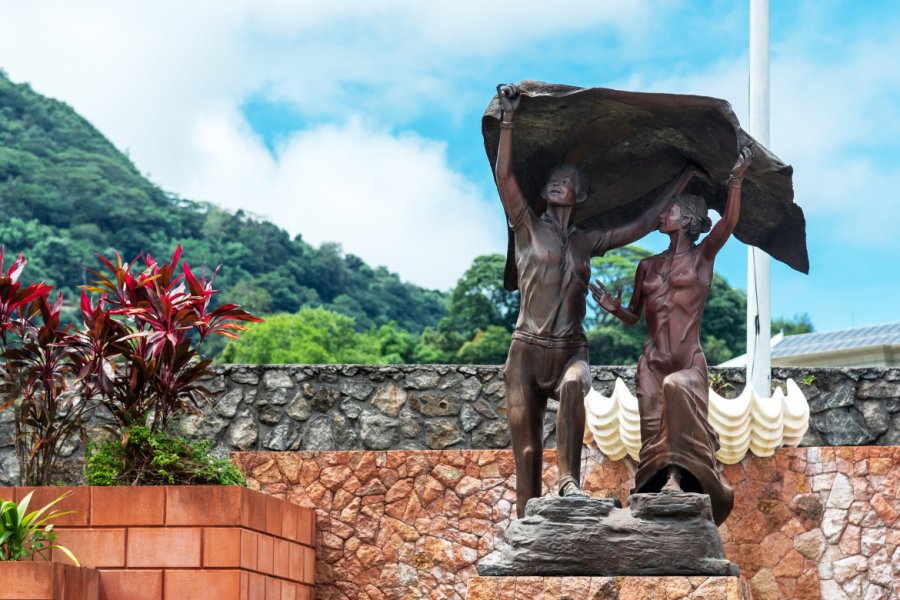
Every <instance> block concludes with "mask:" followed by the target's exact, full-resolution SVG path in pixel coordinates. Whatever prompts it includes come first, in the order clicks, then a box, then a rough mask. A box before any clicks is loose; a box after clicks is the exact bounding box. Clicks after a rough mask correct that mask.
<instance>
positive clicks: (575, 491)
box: [559, 476, 591, 498]
mask: <svg viewBox="0 0 900 600" xmlns="http://www.w3.org/2000/svg"><path fill="white" fill-rule="evenodd" d="M561 483H562V485H560V486H559V495H560V496H562V497H563V498H570V497H575V498H590V497H591V495H590V494H588V493H587V492H585V491H584V490H583V489H581V488H580V487H579V486H578V482H577V481H575V478H574V477H571V476H567V477H564V478H563V479H562V482H561Z"/></svg>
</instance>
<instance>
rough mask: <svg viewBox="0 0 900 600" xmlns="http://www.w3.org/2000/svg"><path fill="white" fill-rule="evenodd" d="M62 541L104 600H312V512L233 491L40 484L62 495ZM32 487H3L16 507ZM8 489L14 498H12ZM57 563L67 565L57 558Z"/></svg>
mask: <svg viewBox="0 0 900 600" xmlns="http://www.w3.org/2000/svg"><path fill="white" fill-rule="evenodd" d="M67 489H68V490H71V491H72V495H71V496H70V497H69V498H67V499H66V500H65V501H63V502H61V503H60V504H58V505H57V507H59V508H63V509H73V510H75V511H76V512H75V513H74V514H71V515H67V516H65V517H62V518H61V519H60V520H59V521H58V522H57V525H58V533H59V537H58V540H57V541H58V543H60V544H62V545H64V546H66V547H68V548H69V549H70V550H71V551H72V552H73V553H74V554H75V556H76V557H78V559H79V561H80V562H81V563H82V564H83V565H85V566H90V567H96V568H98V569H99V570H100V587H101V597H102V598H106V599H107V600H119V599H122V600H125V599H127V600H144V599H146V600H161V599H163V598H165V599H167V600H171V599H180V598H191V599H205V598H209V599H211V600H212V599H215V600H224V599H230V598H235V599H238V598H240V599H241V600H244V599H257V598H258V599H262V598H278V599H281V598H290V599H295V600H306V599H310V598H312V597H313V581H314V580H313V576H314V562H315V549H314V545H313V541H314V537H315V519H314V514H313V512H312V511H310V510H308V509H305V508H301V507H298V506H295V505H292V504H290V503H287V502H284V501H282V500H279V499H277V498H274V497H271V496H266V495H264V494H260V493H258V492H254V491H252V490H247V489H244V488H239V487H231V486H171V487H169V486H167V487H121V488H119V487H74V488H55V487H45V488H37V489H35V495H34V498H33V499H32V504H31V506H32V507H38V506H41V505H43V504H45V503H46V502H49V501H50V500H52V499H53V498H55V497H57V496H59V495H60V494H61V493H63V492H64V491H66V490H67ZM30 490H31V488H14V489H13V488H0V497H9V496H12V495H14V496H15V498H16V499H17V500H19V499H21V498H22V497H24V495H25V494H26V493H28V491H30ZM10 492H13V493H12V494H10ZM53 560H55V561H59V562H68V559H67V558H66V557H65V555H64V554H62V553H61V552H59V551H54V552H53Z"/></svg>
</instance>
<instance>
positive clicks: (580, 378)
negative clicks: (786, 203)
mask: <svg viewBox="0 0 900 600" xmlns="http://www.w3.org/2000/svg"><path fill="white" fill-rule="evenodd" d="M497 95H498V98H499V100H500V104H501V107H502V115H501V123H500V128H501V132H500V140H499V144H498V149H497V162H496V166H495V175H496V181H497V188H498V191H499V193H500V200H501V201H502V203H503V208H504V209H505V210H506V215H507V217H508V220H509V226H510V227H511V229H512V231H513V237H514V244H515V256H516V259H515V260H516V267H517V270H518V282H517V283H518V289H519V290H520V293H521V308H520V310H519V319H518V322H517V324H516V330H515V332H514V333H513V336H512V338H513V339H512V343H511V344H510V348H509V355H508V357H507V360H506V365H505V369H504V373H505V375H504V377H505V382H506V397H507V412H508V418H509V426H510V430H511V433H512V446H513V454H514V456H515V461H516V498H517V501H516V513H517V515H518V516H519V517H520V518H521V517H523V516H524V514H525V505H526V503H527V502H528V500H529V499H530V498H536V497H539V496H540V495H541V491H542V490H541V483H542V481H541V464H542V455H543V439H542V433H543V421H544V411H545V408H546V404H547V399H548V398H555V399H557V400H558V401H559V411H558V413H557V425H556V431H557V447H558V467H559V494H560V495H561V496H586V495H587V494H585V493H584V492H583V491H582V490H581V485H580V470H581V469H580V467H581V446H582V438H583V434H584V419H585V415H584V397H585V395H586V394H587V392H588V391H589V389H590V386H591V375H590V370H589V368H588V342H587V338H586V337H585V334H584V330H583V327H582V321H583V320H584V317H585V301H586V298H587V292H588V284H589V281H590V273H591V267H590V259H591V257H592V256H600V255H602V254H603V253H604V252H606V251H607V250H609V249H611V248H618V247H620V246H624V245H626V244H630V243H632V242H634V241H635V240H637V239H639V238H641V237H643V236H644V235H645V234H647V233H649V232H650V230H651V229H652V228H653V226H654V224H655V223H656V222H657V220H658V215H659V213H660V212H661V210H662V209H663V208H664V207H665V206H666V204H667V203H668V202H669V200H670V199H671V197H672V195H673V194H677V193H680V192H681V191H682V190H683V189H684V187H685V186H686V185H687V183H688V181H689V180H690V179H691V177H692V176H693V174H694V173H695V171H694V169H693V168H685V169H684V171H682V173H681V174H680V176H678V177H677V178H676V180H675V181H674V182H673V183H672V184H671V185H670V186H668V188H666V189H665V190H663V191H662V193H661V194H660V195H659V197H658V198H657V199H656V200H655V201H654V202H653V203H652V205H651V207H650V209H649V210H648V211H646V212H645V213H644V214H643V215H642V216H640V217H639V218H637V219H636V220H635V221H633V222H631V223H629V224H626V225H623V226H620V227H616V228H593V229H582V228H578V227H575V225H574V224H573V211H574V209H575V206H576V205H577V204H579V203H581V202H583V201H584V200H585V199H586V198H587V196H588V192H589V188H590V183H589V182H588V179H587V177H586V176H585V175H584V173H583V172H582V171H581V170H580V169H578V168H577V167H575V166H572V165H559V166H557V167H556V168H555V169H553V171H552V172H551V173H550V176H549V178H548V179H547V183H546V185H545V186H544V188H543V189H542V191H541V196H542V198H543V199H544V200H545V201H546V203H547V210H546V211H545V212H544V213H543V214H538V213H536V212H535V211H534V210H533V209H532V208H531V207H530V206H529V203H528V202H527V201H526V198H525V196H524V194H523V193H522V190H521V188H520V186H519V182H518V180H517V178H516V175H515V173H514V172H513V127H514V124H515V115H516V110H517V109H518V107H519V101H520V98H521V96H520V94H519V90H518V89H517V87H516V86H515V85H513V84H509V85H502V84H501V85H498V86H497ZM726 237H727V235H726ZM704 297H705V296H704ZM700 306H701V309H702V300H701V303H700ZM704 372H705V366H704Z"/></svg>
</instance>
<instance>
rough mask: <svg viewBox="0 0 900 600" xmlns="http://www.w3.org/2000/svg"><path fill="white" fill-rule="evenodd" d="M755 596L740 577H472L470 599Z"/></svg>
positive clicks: (719, 599)
mask: <svg viewBox="0 0 900 600" xmlns="http://www.w3.org/2000/svg"><path fill="white" fill-rule="evenodd" d="M522 598H531V599H534V600H538V599H539V600H601V599H602V600H647V598H682V599H683V600H710V599H712V598H715V599H716V600H752V596H751V593H750V585H749V584H748V583H747V582H745V581H741V579H740V578H739V577H718V576H711V577H708V576H705V575H699V576H691V577H685V576H672V577H666V576H646V577H471V578H470V579H469V584H468V590H467V594H466V599H467V600H522Z"/></svg>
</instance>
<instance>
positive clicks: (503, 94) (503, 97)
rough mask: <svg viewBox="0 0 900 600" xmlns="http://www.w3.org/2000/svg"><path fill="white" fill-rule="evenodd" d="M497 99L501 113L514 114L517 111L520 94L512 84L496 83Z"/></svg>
mask: <svg viewBox="0 0 900 600" xmlns="http://www.w3.org/2000/svg"><path fill="white" fill-rule="evenodd" d="M497 98H499V99H500V108H502V109H503V112H506V113H514V112H516V111H517V110H518V109H519V100H521V99H522V94H521V93H519V88H518V87H517V86H516V84H514V83H498V84H497Z"/></svg>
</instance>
